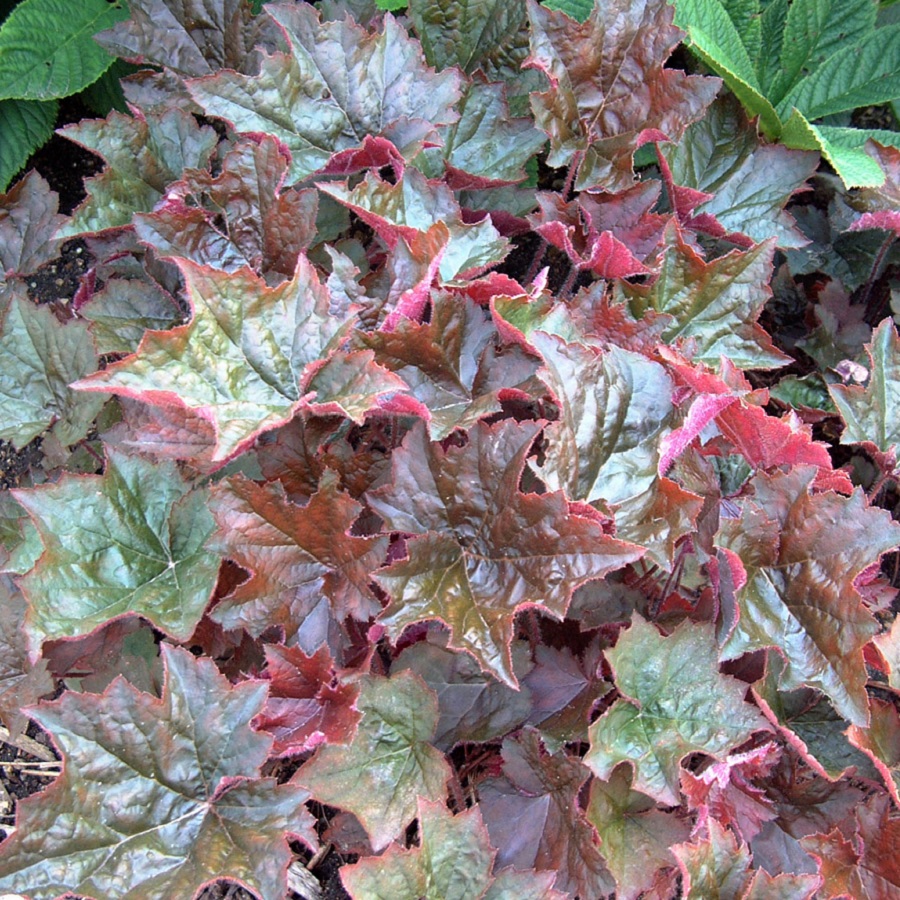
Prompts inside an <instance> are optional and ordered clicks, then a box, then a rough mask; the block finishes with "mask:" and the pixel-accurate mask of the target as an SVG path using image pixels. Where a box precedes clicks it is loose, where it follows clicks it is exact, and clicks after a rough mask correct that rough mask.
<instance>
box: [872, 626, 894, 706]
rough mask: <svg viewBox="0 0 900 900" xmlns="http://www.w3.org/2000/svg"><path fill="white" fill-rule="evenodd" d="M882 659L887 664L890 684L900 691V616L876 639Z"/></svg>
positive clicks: (875, 642)
mask: <svg viewBox="0 0 900 900" xmlns="http://www.w3.org/2000/svg"><path fill="white" fill-rule="evenodd" d="M873 641H874V644H875V646H876V647H877V648H878V652H879V653H880V654H881V657H882V659H884V662H885V663H886V665H887V677H888V684H889V685H890V686H891V687H892V688H895V689H896V690H898V691H900V616H897V617H896V618H895V619H894V621H893V622H892V623H891V627H890V628H889V629H888V630H887V631H885V632H882V633H881V634H879V635H877V636H876V637H875V638H874V639H873Z"/></svg>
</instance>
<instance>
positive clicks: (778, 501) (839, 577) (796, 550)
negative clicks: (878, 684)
mask: <svg viewBox="0 0 900 900" xmlns="http://www.w3.org/2000/svg"><path fill="white" fill-rule="evenodd" d="M814 477H815V469H813V468H811V467H808V466H798V467H797V468H795V469H793V470H792V471H789V472H787V473H777V474H774V475H771V476H769V475H766V474H763V473H760V474H758V475H756V476H754V478H753V479H752V481H751V485H752V486H753V489H754V492H753V495H752V496H750V497H747V498H746V499H745V500H744V501H743V502H742V503H741V507H742V509H741V517H740V519H737V518H734V519H723V520H722V523H721V526H720V529H719V533H718V536H717V538H716V543H717V544H718V545H719V546H720V547H723V548H725V549H726V550H727V551H728V553H729V555H730V556H731V558H732V560H733V561H735V562H736V563H737V564H738V565H739V566H740V567H742V568H743V570H744V574H745V576H746V583H745V584H744V585H743V586H741V587H740V588H739V590H738V591H737V592H736V600H737V605H738V615H737V621H736V623H735V626H734V629H733V630H732V632H731V634H730V635H729V636H728V638H727V640H726V641H725V643H724V646H723V659H734V658H736V657H738V656H740V655H741V654H742V653H746V652H747V651H750V650H757V649H761V648H763V647H774V648H775V649H777V650H778V652H779V653H780V654H781V656H782V657H784V660H785V662H786V665H785V668H784V670H783V672H782V674H781V687H782V688H783V689H786V690H790V689H791V688H795V687H800V686H801V685H804V684H805V685H808V686H810V687H814V688H818V689H819V690H821V691H823V692H824V693H825V694H827V695H828V697H829V698H830V699H831V701H832V703H833V704H834V706H835V709H837V711H838V712H839V713H840V714H841V715H842V716H844V718H846V719H849V721H850V722H852V723H853V724H855V725H861V726H864V725H866V723H867V721H868V706H867V703H866V692H865V681H866V672H865V664H864V662H863V654H862V648H863V646H864V645H865V644H866V643H867V642H868V641H869V639H870V638H871V637H872V636H873V635H874V634H875V633H876V631H877V626H876V624H875V621H874V618H873V617H872V614H871V613H870V612H869V611H868V609H866V607H865V606H864V604H863V602H862V598H861V597H860V595H859V592H858V590H857V589H856V587H855V586H854V583H853V582H854V579H855V578H856V577H857V576H858V575H859V574H860V573H861V572H862V571H863V570H864V569H866V568H868V567H869V566H870V565H873V564H876V563H877V562H878V560H879V557H880V555H881V554H882V553H884V552H886V551H887V550H890V549H893V548H894V547H895V546H896V545H897V542H898V540H900V537H898V535H900V526H898V525H896V524H895V523H893V522H892V521H891V519H890V516H889V514H888V513H886V512H885V511H884V510H881V509H874V508H871V507H869V506H868V504H867V503H866V498H865V495H864V494H863V493H862V491H861V490H860V489H857V491H856V492H855V493H854V494H853V495H852V496H850V497H842V496H840V495H839V494H836V493H834V492H831V491H829V492H826V493H821V494H812V495H811V494H810V485H811V482H812V480H813V478H814Z"/></svg>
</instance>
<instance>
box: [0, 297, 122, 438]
mask: <svg viewBox="0 0 900 900" xmlns="http://www.w3.org/2000/svg"><path fill="white" fill-rule="evenodd" d="M24 294H25V291H24V289H21V288H17V289H16V290H15V292H14V296H13V299H12V302H11V303H10V305H9V308H8V309H7V311H6V315H5V317H4V319H3V324H2V326H0V438H3V439H4V440H7V441H11V442H12V443H13V445H14V446H16V447H24V446H25V444H27V443H28V442H29V441H31V440H32V439H33V438H35V437H37V436H38V435H39V434H42V433H43V432H44V431H46V430H47V429H48V428H49V427H50V426H51V425H53V423H54V422H55V423H56V424H55V425H54V434H56V436H57V437H58V438H59V440H60V441H61V442H62V444H63V445H64V446H69V445H70V444H74V443H75V442H76V441H79V440H81V438H83V437H84V436H85V435H86V434H87V433H88V431H90V428H91V423H92V422H93V420H94V417H95V416H96V415H97V413H98V412H99V411H100V408H101V407H102V406H103V402H104V401H103V398H101V397H87V396H85V395H84V394H78V393H77V392H76V391H73V390H70V388H69V385H70V383H71V382H73V381H77V380H78V379H79V378H83V377H84V376H85V375H90V374H91V373H92V372H96V370H97V353H96V351H95V350H94V344H93V342H92V341H91V336H90V333H89V332H88V329H87V326H86V325H85V323H84V322H77V321H76V322H68V323H67V324H65V325H63V324H62V323H60V322H59V321H58V320H57V319H56V317H55V316H54V315H53V313H52V312H50V309H49V308H48V307H46V306H40V307H39V306H35V305H34V304H33V303H32V302H31V301H30V300H28V299H26V298H25V296H24Z"/></svg>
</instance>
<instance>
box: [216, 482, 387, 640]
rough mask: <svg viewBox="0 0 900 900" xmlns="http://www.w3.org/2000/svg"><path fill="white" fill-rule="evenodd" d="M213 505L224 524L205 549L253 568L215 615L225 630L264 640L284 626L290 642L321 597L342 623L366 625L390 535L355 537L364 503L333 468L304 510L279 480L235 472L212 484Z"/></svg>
mask: <svg viewBox="0 0 900 900" xmlns="http://www.w3.org/2000/svg"><path fill="white" fill-rule="evenodd" d="M210 509H211V511H212V514H213V516H214V517H215V519H216V524H217V525H218V526H219V527H218V531H217V532H216V534H215V535H214V536H213V537H212V538H211V539H210V540H209V541H208V542H207V546H208V547H209V548H210V549H212V550H215V551H217V552H219V553H221V554H222V555H223V556H227V557H228V558H229V559H231V560H232V561H234V562H236V563H238V565H240V566H242V567H243V568H244V569H246V570H247V571H248V572H250V573H251V574H250V577H249V578H248V579H247V580H246V581H243V582H241V584H239V585H238V586H237V587H236V588H235V589H234V591H232V592H231V593H230V594H229V595H228V596H227V597H225V598H224V599H223V600H221V601H220V602H219V603H218V604H217V605H216V607H215V609H214V610H212V612H211V616H212V618H213V620H214V621H216V622H219V623H220V624H221V625H222V626H223V627H224V628H226V629H227V630H234V629H236V628H244V629H246V630H247V631H248V632H250V634H252V635H253V636H254V637H259V635H261V634H262V633H263V632H264V631H265V630H266V629H267V628H269V627H271V626H272V625H278V626H280V627H281V628H282V629H283V630H284V634H285V638H287V639H291V638H293V637H294V635H295V634H296V632H297V629H298V628H299V627H300V625H301V624H302V623H303V620H304V618H305V617H306V616H307V615H308V614H309V613H310V611H311V610H312V609H313V608H314V607H315V605H316V604H317V603H318V602H319V600H320V599H321V597H322V595H323V594H324V595H325V596H326V597H328V599H329V602H330V603H331V604H332V608H333V611H334V615H335V618H336V619H338V620H339V621H343V620H344V619H345V618H346V617H347V616H352V617H353V618H355V619H358V620H359V621H363V622H364V621H366V620H367V619H369V618H370V617H372V616H374V615H376V614H377V613H378V612H379V611H380V608H381V607H380V604H379V603H378V601H377V599H376V598H375V595H374V594H373V592H372V590H371V588H370V586H369V575H370V572H371V571H372V570H373V569H375V568H377V567H378V566H379V565H380V564H381V561H382V560H383V559H384V555H385V552H386V550H387V539H386V538H380V537H355V536H352V535H350V534H349V531H350V528H351V527H352V525H353V523H354V522H355V521H356V519H357V518H358V517H359V514H360V512H361V511H362V506H361V505H360V504H359V503H357V502H356V501H355V500H353V499H352V498H351V497H350V496H349V495H348V494H345V493H344V492H343V491H341V490H340V487H339V484H338V479H337V475H336V474H335V473H334V472H333V471H330V470H328V471H327V472H326V474H325V475H324V476H323V477H322V479H321V481H320V483H319V489H318V490H317V491H316V493H315V494H313V496H312V497H311V498H310V500H309V503H307V504H306V505H305V506H303V507H301V506H298V505H297V504H295V503H291V502H290V501H289V500H288V499H287V497H286V496H285V493H284V489H283V488H282V486H281V482H279V481H274V482H268V483H266V484H264V485H258V484H256V483H255V482H253V481H250V480H249V479H248V478H245V477H244V476H242V475H236V476H233V477H231V478H227V479H225V480H223V481H221V482H219V483H218V484H217V485H215V487H213V488H212V491H211V497H210Z"/></svg>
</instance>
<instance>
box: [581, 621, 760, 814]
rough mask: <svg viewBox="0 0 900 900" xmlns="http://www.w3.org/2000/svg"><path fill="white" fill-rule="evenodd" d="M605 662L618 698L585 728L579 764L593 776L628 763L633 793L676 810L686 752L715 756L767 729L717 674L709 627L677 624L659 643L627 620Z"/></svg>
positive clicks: (731, 683)
mask: <svg viewBox="0 0 900 900" xmlns="http://www.w3.org/2000/svg"><path fill="white" fill-rule="evenodd" d="M606 656H607V659H608V660H609V663H610V665H611V666H612V668H613V672H614V677H615V682H616V686H617V687H618V689H619V691H620V692H621V693H622V699H621V700H618V701H617V702H616V704H615V705H614V706H613V707H612V708H611V709H610V710H609V711H608V712H606V713H605V714H604V715H603V716H601V717H600V718H599V719H598V720H597V721H596V722H594V724H593V725H591V727H590V728H589V729H588V734H589V736H590V742H591V747H590V750H589V751H588V753H587V755H586V756H585V758H584V761H585V764H586V765H587V766H588V767H589V768H590V769H591V770H592V771H593V772H594V773H595V774H596V775H597V776H598V777H600V778H604V779H606V778H609V776H610V773H611V772H612V770H613V769H614V768H615V767H616V766H617V765H618V764H619V763H620V762H628V763H631V764H632V765H633V766H634V784H633V786H634V789H635V790H637V791H641V792H642V793H644V794H647V795H648V796H650V797H653V799H654V800H658V801H659V802H660V803H664V804H667V805H670V806H676V805H678V803H679V802H680V800H679V793H678V791H679V769H680V763H681V760H682V759H684V758H685V757H686V756H688V755H689V754H691V753H706V754H708V755H710V756H713V757H716V758H721V757H722V756H723V755H724V754H725V753H727V752H728V751H729V750H731V749H732V748H733V747H735V746H737V745H738V744H741V743H743V741H745V740H746V739H747V738H748V737H750V735H751V734H752V733H753V732H754V731H757V730H759V729H765V728H768V725H767V723H766V721H765V719H764V718H763V717H762V716H761V715H760V713H759V712H758V711H757V710H756V709H754V708H753V707H752V706H750V705H749V704H747V703H745V702H744V699H743V697H744V693H745V687H744V686H743V685H741V684H740V683H739V682H737V681H736V680H735V679H733V678H731V677H729V676H727V675H720V674H719V658H718V650H717V647H716V642H715V638H714V636H713V630H712V627H711V626H707V625H698V624H697V623H695V622H690V621H688V622H683V623H682V624H681V625H679V626H678V628H676V629H675V631H673V632H672V634H671V635H669V637H663V636H662V635H661V634H660V633H659V632H658V631H657V630H656V627H655V626H654V625H651V624H650V623H649V622H646V621H645V620H644V619H642V618H641V617H640V616H638V615H635V616H634V618H633V619H632V622H631V628H630V629H629V630H628V631H626V632H624V633H623V634H622V636H621V637H620V638H619V641H618V643H617V644H616V646H615V647H614V648H613V649H612V650H607V651H606Z"/></svg>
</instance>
